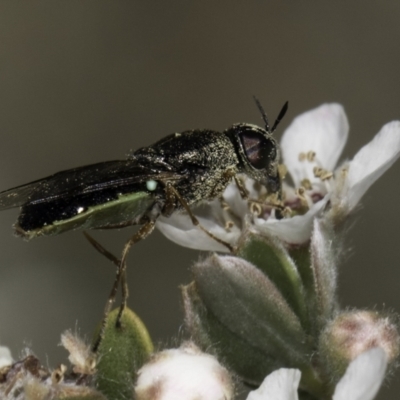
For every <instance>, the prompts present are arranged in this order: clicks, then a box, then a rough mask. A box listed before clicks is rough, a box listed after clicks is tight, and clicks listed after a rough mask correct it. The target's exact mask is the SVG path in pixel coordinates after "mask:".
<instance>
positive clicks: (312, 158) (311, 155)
mask: <svg viewBox="0 0 400 400" xmlns="http://www.w3.org/2000/svg"><path fill="white" fill-rule="evenodd" d="M306 156H307V161H309V162H314V161H315V156H316V153H315V151H309V152H308V153H307V155H306Z"/></svg>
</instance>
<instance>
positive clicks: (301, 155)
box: [299, 152, 307, 161]
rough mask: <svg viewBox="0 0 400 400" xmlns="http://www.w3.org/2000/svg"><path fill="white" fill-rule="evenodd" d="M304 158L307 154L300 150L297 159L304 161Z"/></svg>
mask: <svg viewBox="0 0 400 400" xmlns="http://www.w3.org/2000/svg"><path fill="white" fill-rule="evenodd" d="M306 159H307V154H306V153H303V152H301V153H300V154H299V161H305V160H306Z"/></svg>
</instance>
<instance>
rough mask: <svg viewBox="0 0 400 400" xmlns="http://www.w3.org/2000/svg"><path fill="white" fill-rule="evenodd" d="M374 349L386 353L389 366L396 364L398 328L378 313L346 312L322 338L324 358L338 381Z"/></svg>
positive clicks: (329, 326)
mask: <svg viewBox="0 0 400 400" xmlns="http://www.w3.org/2000/svg"><path fill="white" fill-rule="evenodd" d="M374 347H380V348H381V349H383V350H384V352H385V353H386V356H387V359H388V364H389V366H390V364H393V361H395V359H396V358H397V356H398V355H399V351H400V337H399V332H398V330H397V326H396V324H395V323H394V322H393V321H391V319H390V318H389V317H388V316H387V315H386V316H384V315H381V314H379V313H378V312H376V311H360V310H355V311H347V312H343V313H341V314H339V315H338V316H337V317H336V318H335V319H334V320H333V321H331V322H330V323H328V325H327V327H326V328H325V330H324V332H323V333H322V335H321V337H320V345H319V348H320V352H321V358H322V359H323V360H324V361H325V364H326V366H327V368H328V370H329V373H330V374H332V375H333V376H334V377H335V378H336V379H338V378H340V377H341V376H342V375H343V373H344V372H345V370H346V368H347V366H348V365H349V363H350V362H351V361H352V360H354V359H355V358H356V357H357V356H359V355H360V354H362V353H364V352H366V351H367V350H369V349H372V348H374Z"/></svg>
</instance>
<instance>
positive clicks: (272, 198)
mask: <svg viewBox="0 0 400 400" xmlns="http://www.w3.org/2000/svg"><path fill="white" fill-rule="evenodd" d="M266 201H267V203H268V204H270V205H271V206H272V207H275V208H281V209H282V208H283V206H284V204H283V203H282V201H281V200H280V199H279V198H278V195H277V194H276V193H272V194H270V195H269V196H268V197H267V199H266Z"/></svg>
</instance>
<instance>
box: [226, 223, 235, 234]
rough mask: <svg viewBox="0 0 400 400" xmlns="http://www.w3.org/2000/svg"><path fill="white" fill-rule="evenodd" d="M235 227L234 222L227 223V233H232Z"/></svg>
mask: <svg viewBox="0 0 400 400" xmlns="http://www.w3.org/2000/svg"><path fill="white" fill-rule="evenodd" d="M234 226H235V224H234V223H233V221H226V222H225V230H226V231H227V232H230V231H231V229H232V228H233V227H234Z"/></svg>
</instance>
